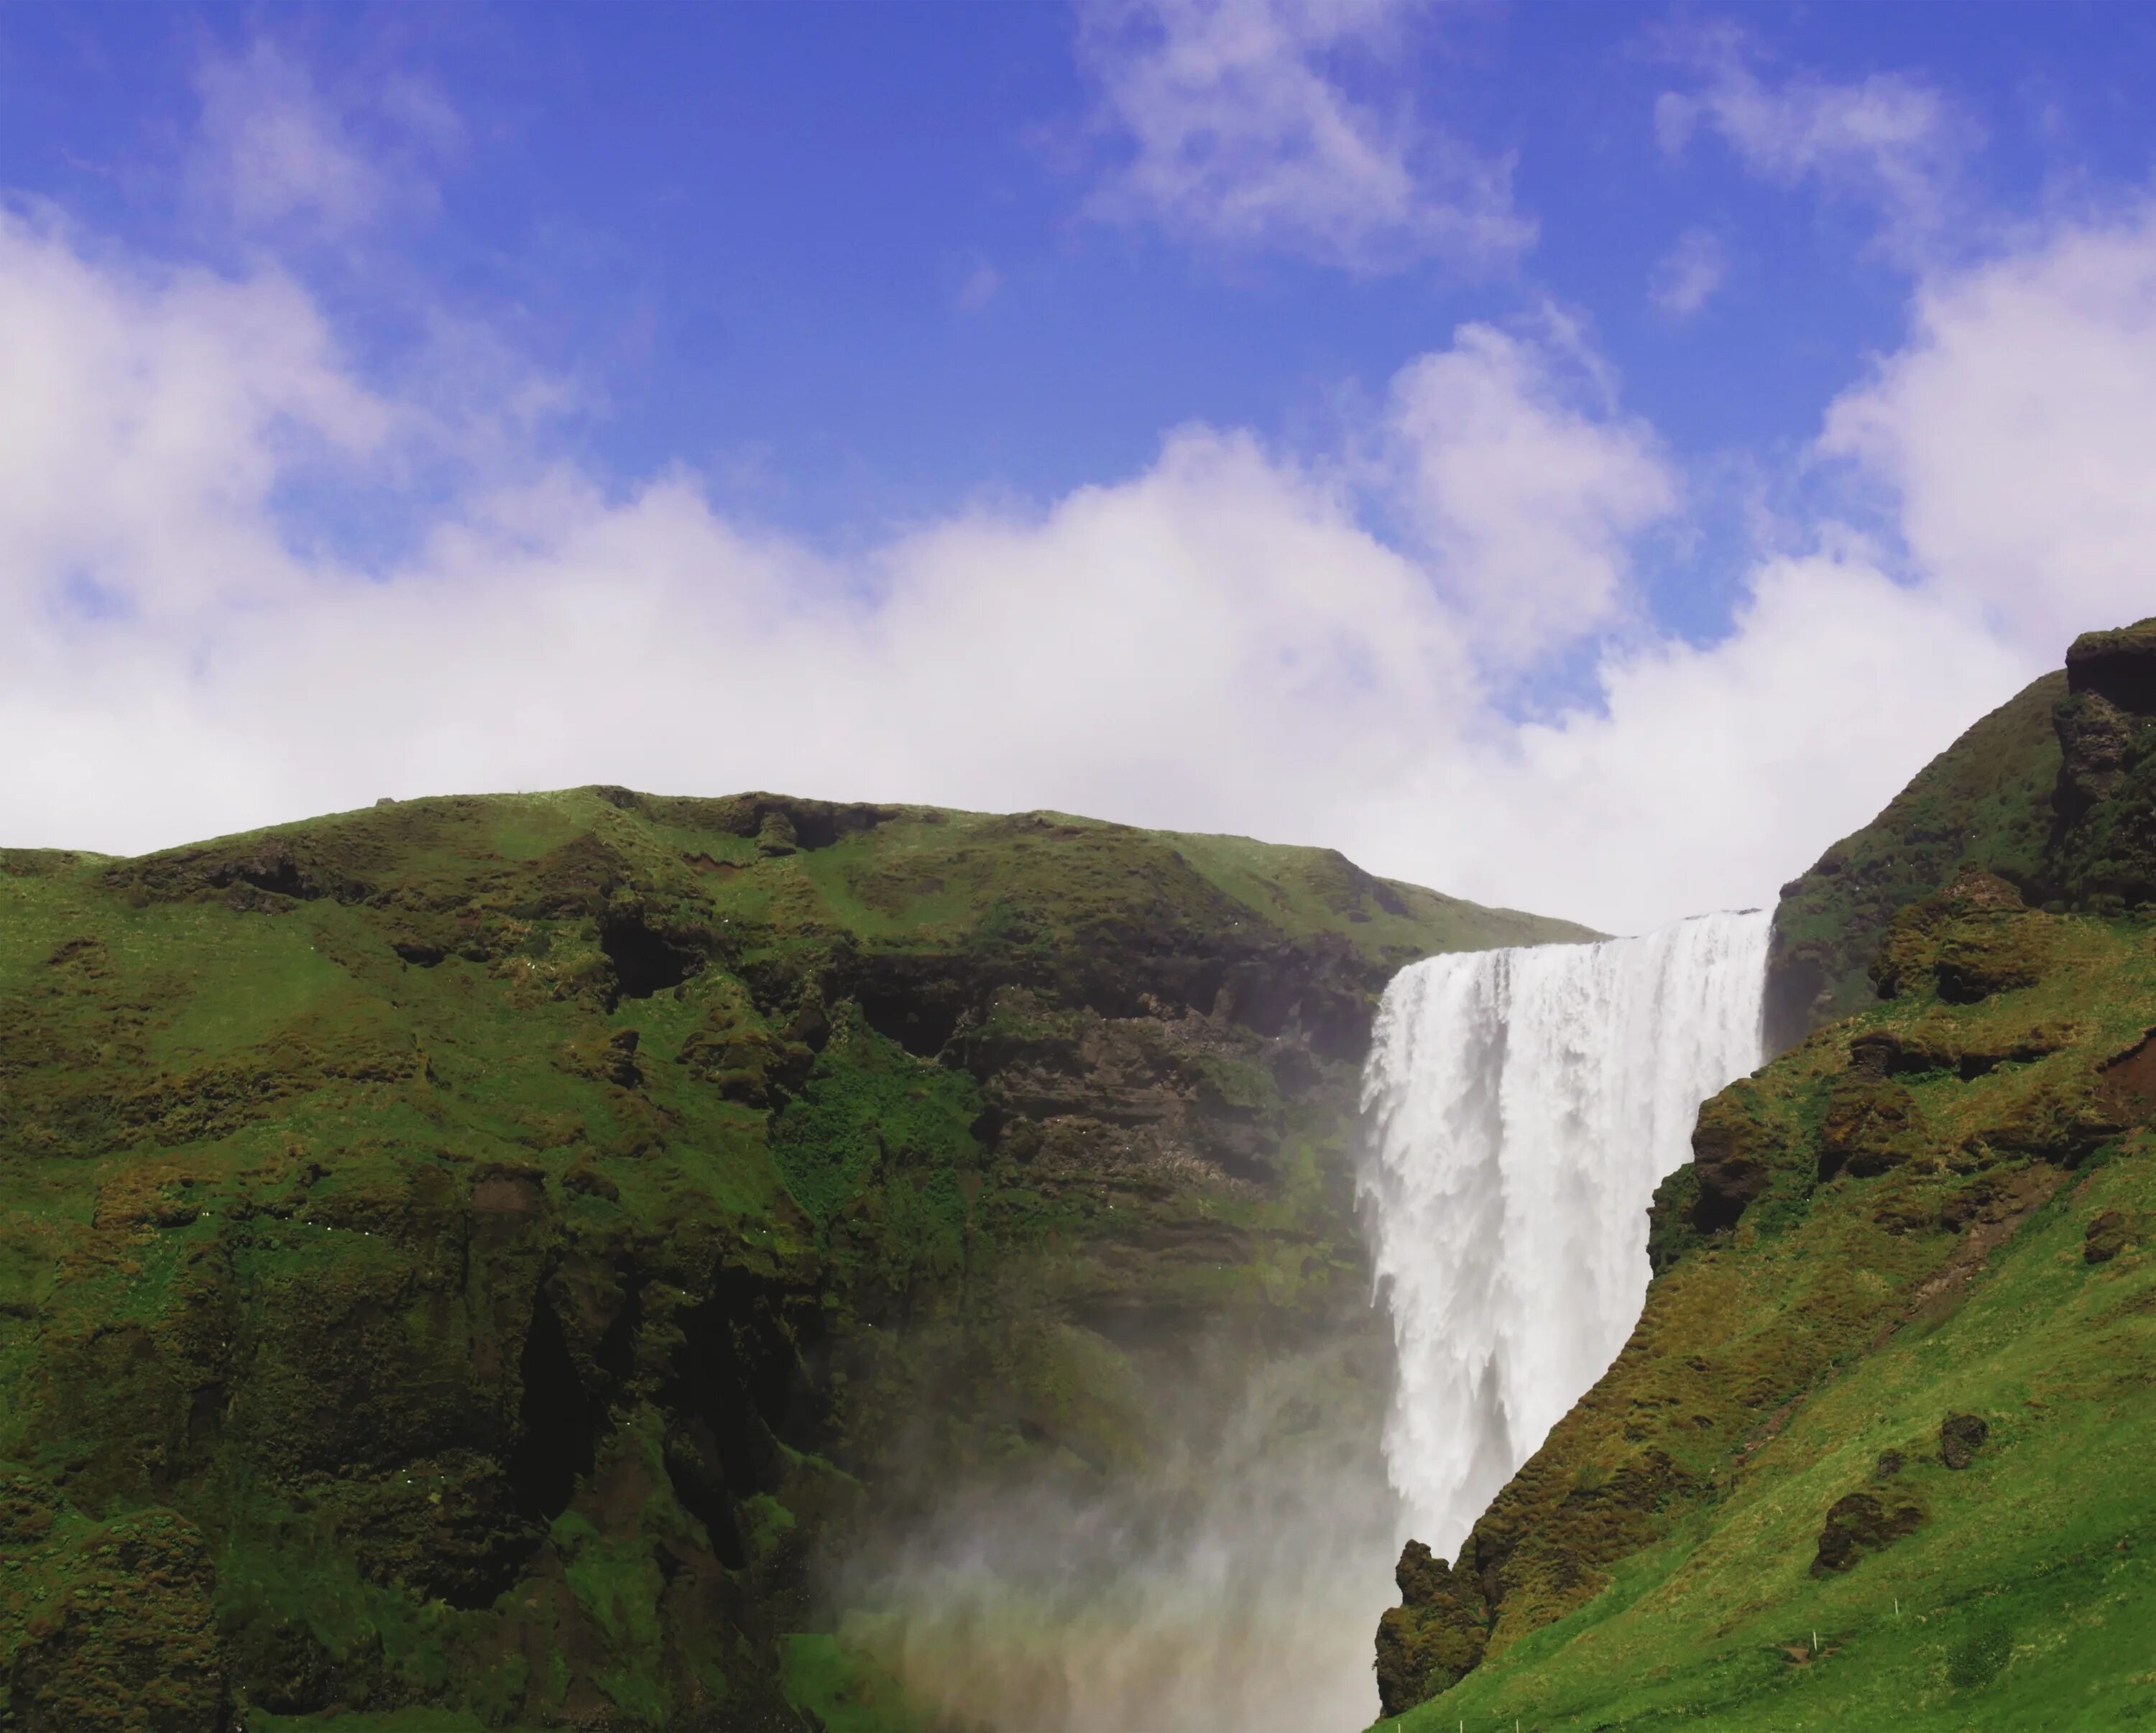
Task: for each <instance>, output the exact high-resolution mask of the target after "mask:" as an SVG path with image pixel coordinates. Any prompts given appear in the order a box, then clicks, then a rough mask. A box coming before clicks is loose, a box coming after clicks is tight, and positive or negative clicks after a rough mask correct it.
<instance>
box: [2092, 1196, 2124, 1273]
mask: <svg viewBox="0 0 2156 1733" xmlns="http://www.w3.org/2000/svg"><path fill="white" fill-rule="evenodd" d="M2127 1238H2128V1236H2127V1228H2126V1218H2125V1216H2124V1215H2123V1214H2122V1213H2120V1212H2119V1211H2117V1210H2115V1209H2107V1210H2104V1211H2102V1213H2099V1214H2097V1215H2096V1216H2095V1217H2093V1218H2091V1220H2090V1222H2089V1224H2088V1231H2087V1233H2086V1234H2085V1235H2084V1236H2083V1237H2082V1259H2083V1260H2084V1261H2085V1262H2087V1263H2090V1264H2108V1263H2110V1262H2111V1260H2112V1259H2114V1258H2116V1257H2117V1255H2118V1254H2120V1253H2121V1252H2123V1251H2124V1250H2125V1249H2126V1247H2127Z"/></svg>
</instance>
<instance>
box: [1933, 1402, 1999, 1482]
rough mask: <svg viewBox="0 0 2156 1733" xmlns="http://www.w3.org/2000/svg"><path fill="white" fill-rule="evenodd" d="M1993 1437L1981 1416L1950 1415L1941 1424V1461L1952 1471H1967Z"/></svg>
mask: <svg viewBox="0 0 2156 1733" xmlns="http://www.w3.org/2000/svg"><path fill="white" fill-rule="evenodd" d="M1990 1436H1991V1428H1989V1426H1987V1425H1985V1424H1984V1417H1983V1416H1982V1415H1980V1414H1949V1415H1948V1416H1947V1418H1945V1419H1943V1420H1942V1421H1941V1422H1940V1423H1939V1460H1940V1461H1941V1462H1943V1463H1944V1464H1946V1465H1947V1466H1948V1468H1950V1469H1965V1468H1967V1467H1968V1466H1969V1464H1971V1463H1972V1462H1974V1461H1975V1460H1976V1453H1977V1452H1978V1451H1979V1450H1981V1449H1982V1448H1984V1440H1985V1439H1986V1438H1989V1437H1990Z"/></svg>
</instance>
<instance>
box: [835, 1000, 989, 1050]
mask: <svg viewBox="0 0 2156 1733" xmlns="http://www.w3.org/2000/svg"><path fill="white" fill-rule="evenodd" d="M860 1007H861V1016H862V1018H863V1019H864V1020H865V1022H866V1023H867V1024H868V1026H869V1027H870V1028H872V1029H874V1030H875V1032H876V1033H878V1034H879V1035H881V1036H882V1037H883V1038H885V1040H888V1041H896V1043H898V1044H899V1045H900V1046H901V1047H902V1048H904V1049H906V1051H907V1052H908V1053H910V1054H912V1055H913V1056H914V1057H915V1058H916V1059H934V1058H935V1057H936V1056H937V1054H940V1053H941V1052H942V1051H943V1049H944V1048H945V1046H946V1045H947V1044H948V1043H949V1041H950V1039H951V1036H952V1032H953V1031H954V1030H956V1029H957V1027H958V1018H959V1015H960V1013H962V1010H963V1009H964V1007H963V1006H962V1004H961V1003H960V1002H959V999H958V997H957V994H956V993H955V992H953V993H951V994H948V995H942V994H935V993H933V992H932V993H931V994H930V995H928V996H927V997H923V996H922V995H921V992H919V990H918V989H917V988H915V987H911V986H901V987H898V988H896V990H891V991H883V992H879V991H876V990H875V989H874V988H867V989H864V990H863V992H862V993H861V995H860Z"/></svg>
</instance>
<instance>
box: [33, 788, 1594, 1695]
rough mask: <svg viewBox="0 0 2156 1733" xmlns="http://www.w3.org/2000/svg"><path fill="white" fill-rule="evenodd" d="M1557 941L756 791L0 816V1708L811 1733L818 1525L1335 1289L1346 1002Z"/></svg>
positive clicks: (1219, 863) (1094, 1464) (1152, 857)
mask: <svg viewBox="0 0 2156 1733" xmlns="http://www.w3.org/2000/svg"><path fill="white" fill-rule="evenodd" d="M1578 936H1585V935H1584V934H1583V933H1582V932H1581V931H1580V930H1579V929H1577V928H1572V927H1568V926H1567V925H1564V924H1563V923H1558V922H1548V921H1541V920H1536V919H1534V918H1532V917H1529V916H1526V915H1516V914H1512V913H1508V912H1507V911H1501V910H1482V909H1479V908H1476V907H1475V906H1474V905H1469V904H1465V903H1460V902H1457V901H1455V900H1450V899H1447V898H1444V897H1440V896H1439V895H1435V893H1431V892H1428V891H1424V890H1419V889H1416V888H1414V887H1410V886H1405V885H1399V884H1389V883H1386V882H1384V881H1381V880H1378V879H1373V878H1371V877H1370V876H1369V875H1368V874H1363V873H1362V872H1360V871H1359V870H1358V869H1356V868H1354V867H1353V866H1352V865H1351V864H1349V863H1347V861H1345V860H1344V859H1341V858H1340V857H1339V856H1337V855H1336V854H1329V853H1327V852H1325V851H1321V850H1313V849H1271V848H1267V847H1265V846H1263V845H1260V844H1257V843H1249V842H1245V841H1242V840H1240V839H1235V838H1181V837H1171V836H1165V835H1160V834H1156V833H1146V832H1141V831H1135V830H1131V829H1127V828H1121V827H1116V826H1111V825H1103V824H1097V823H1088V822H1086V821H1083V820H1078V819H1069V818H1061V817H1058V816H1055V815H1048V814H1029V815H1022V816H1019V817H1015V818H993V817H986V816H982V815H973V814H964V813H943V812H937V811H932V810H928V809H924V808H866V807H844V806H833V805H829V804H825V803H821V802H809V801H799V800H790V799H785V798H781V797H773V796H766V795H754V796H743V797H737V798H735V799H730V800H719V801H697V800H685V799H666V798H660V797H647V796H643V795H637V794H633V793H630V792H628V791H625V790H620V789H607V788H599V789H583V790H577V791H572V792H567V793H561V794H550V795H537V796H519V797H490V798H471V799H440V800H427V801H418V802H408V803H404V804H399V805H384V806H382V807H380V808H375V809H371V810H367V811H363V812H359V813H346V814H343V815H340V816H336V817H333V818H323V819H319V820H315V821H311V822H309V823H304V824H297V825H290V826H286V827H282V828H278V829H275V830H271V831H266V832H262V833H256V834H254V835H250V836H245V837H239V838H226V839H224V840H223V841H220V842H217V843H208V844H204V845H202V846H200V847H197V848H191V849H178V850H173V851H170V852H168V853H165V854H157V855H152V856H148V857H145V858H143V859H135V860H107V859H95V858H90V857H82V856H75V855H69V854H38V853H34V852H23V851H11V852H8V853H5V854H0V1089H4V1095H0V1725H9V1726H16V1727H21V1728H24V1729H44V1728H54V1729H59V1728H67V1729H103V1728H112V1729H115V1730H117V1729H121V1728H129V1729H132V1728H136V1727H145V1726H146V1727H154V1728H156V1729H157V1730H160V1733H182V1730H194V1729H201V1730H203V1733H208V1730H211V1729H223V1728H225V1727H227V1726H228V1725H232V1723H233V1720H234V1717H235V1716H239V1717H241V1718H243V1719H244V1718H246V1717H248V1716H250V1715H251V1716H252V1717H254V1720H253V1721H252V1722H251V1723H250V1724H251V1725H261V1726H267V1725H270V1724H271V1721H270V1720H269V1719H266V1718H267V1717H281V1716H297V1717H310V1716H315V1715H331V1714H335V1713H337V1712H339V1711H343V1710H363V1711H367V1712H368V1713H369V1714H391V1713H393V1712H395V1711H398V1710H411V1711H412V1712H413V1714H416V1715H422V1718H423V1720H424V1724H425V1725H429V1726H430V1727H432V1726H446V1725H564V1724H570V1725H610V1726H651V1727H657V1726H680V1727H689V1726H723V1727H727V1728H754V1727H770V1728H775V1729H788V1730H805V1729H806V1728H808V1726H809V1725H812V1721H811V1720H810V1719H809V1718H808V1716H807V1715H805V1714H804V1713H803V1711H802V1710H798V1709H797V1708H796V1707H795V1706H794V1705H793V1704H792V1703H791V1702H789V1701H788V1693H787V1689H786V1687H785V1684H784V1682H783V1677H782V1674H783V1666H784V1660H785V1656H786V1654H787V1650H786V1648H785V1645H784V1644H783V1642H782V1638H783V1636H784V1633H788V1632H789V1631H798V1630H804V1629H809V1628H814V1626H815V1625H816V1624H817V1623H818V1622H819V1618H821V1617H822V1616H823V1609H822V1608H821V1606H820V1603H819V1579H818V1576H817V1572H816V1568H815V1566H816V1562H817V1558H818V1556H819V1548H820V1547H822V1546H825V1545H827V1544H829V1543H832V1542H833V1541H834V1540H835V1539H838V1538H842V1537H843V1536H844V1535H845V1534H846V1533H848V1532H849V1531H850V1529H851V1528H852V1527H854V1526H855V1525H859V1524H860V1523H861V1522H863V1521H865V1520H868V1519H869V1518H870V1517H871V1516H874V1515H879V1514H880V1513H884V1512H887V1511H889V1510H893V1509H903V1508H904V1507H906V1505H907V1504H908V1503H909V1501H912V1502H916V1503H917V1502H920V1501H923V1500H932V1499H933V1498H934V1497H935V1496H936V1495H937V1491H938V1490H939V1489H940V1487H941V1486H942V1484H944V1483H946V1482H947V1481H948V1480H950V1479H952V1478H954V1477H962V1476H964V1475H966V1474H971V1473H973V1472H976V1471H980V1470H983V1469H984V1468H985V1467H993V1466H1008V1465H1009V1464H1011V1463H1013V1462H1024V1461H1027V1460H1030V1459H1042V1460H1045V1461H1050V1462H1052V1463H1054V1464H1058V1465H1059V1466H1060V1471H1062V1472H1065V1473H1067V1474H1071V1475H1075V1476H1078V1477H1081V1478H1083V1477H1086V1476H1092V1477H1095V1478H1109V1477H1112V1476H1114V1475H1115V1474H1117V1473H1119V1472H1121V1471H1122V1468H1123V1467H1124V1465H1126V1464H1128V1463H1130V1462H1132V1461H1134V1460H1138V1459H1142V1458H1143V1457H1144V1456H1145V1454H1147V1451H1148V1450H1151V1449H1153V1448H1157V1445H1158V1441H1157V1440H1156V1439H1155V1438H1153V1436H1152V1433H1151V1431H1150V1430H1149V1428H1150V1427H1151V1426H1152V1419H1151V1411H1150V1409H1149V1407H1148V1406H1147V1401H1146V1399H1145V1397H1146V1390H1147V1380H1148V1379H1149V1378H1157V1377H1160V1376H1162V1375H1163V1374H1162V1373H1161V1372H1160V1370H1159V1368H1160V1367H1161V1366H1166V1367H1168V1369H1169V1371H1168V1375H1169V1376H1172V1375H1173V1368H1174V1367H1175V1366H1176V1365H1177V1364H1178V1354H1179V1353H1183V1351H1184V1349H1185V1348H1186V1347H1187V1345H1188V1344H1189V1343H1191V1342H1193V1341H1197V1340H1198V1339H1199V1336H1200V1335H1201V1334H1203V1335H1204V1337H1205V1340H1207V1341H1209V1342H1216V1341H1221V1340H1228V1341H1232V1342H1240V1343H1241V1344H1242V1345H1243V1350H1242V1351H1244V1352H1245V1353H1246V1354H1247V1355H1248V1356H1250V1357H1252V1358H1262V1357H1263V1356H1264V1355H1265V1354H1266V1353H1267V1352H1269V1351H1271V1349H1272V1345H1275V1344H1277V1343H1279V1342H1281V1341H1288V1340H1291V1339H1292V1338H1293V1337H1294V1336H1295V1335H1296V1332H1297V1331H1301V1330H1305V1329H1312V1328H1317V1327H1320V1326H1321V1325H1327V1324H1329V1323H1330V1321H1331V1320H1332V1319H1333V1318H1334V1317H1335V1316H1336V1315H1338V1314H1340V1313H1341V1312H1342V1310H1343V1309H1345V1308H1348V1307H1350V1306H1351V1305H1359V1304H1360V1302H1361V1300H1362V1299H1363V1284H1364V1282H1365V1275H1364V1272H1363V1264H1362V1256H1363V1254H1362V1250H1361V1246H1360V1243H1359V1239H1358V1236H1357V1235H1356V1233H1355V1232H1354V1229H1353V1223H1352V1219H1351V1215H1350V1205H1349V1199H1348V1181H1347V1153H1346V1141H1345V1140H1346V1137H1347V1132H1348V1131H1349V1128H1350V1127H1351V1126H1352V1123H1353V1084H1354V1075H1355V1067H1356V1064H1357V1061H1358V1059H1359V1057H1360V1054H1361V1051H1362V1048H1363V1043H1364V1042H1365V1041H1366V1040H1367V1037H1368V1024H1369V1018H1370V1013H1371V1007H1372V1004H1373V997H1374V995H1375V993H1376V992H1377V991H1378V988H1379V987H1381V986H1382V984H1383V981H1384V979H1385V978H1386V977H1387V976H1388V975H1389V973H1390V972H1391V971H1392V970H1393V969H1394V967H1396V966H1398V965H1399V963H1400V962H1402V961H1406V960H1408V959H1409V958H1411V957H1413V956H1419V955H1423V954H1426V953H1427V952H1430V951H1438V950H1444V949H1448V948H1456V947H1460V946H1476V945H1490V944H1498V943H1515V942H1531V941H1536V940H1539V939H1548V938H1562V937H1578ZM1223 1331H1225V1332H1226V1335H1225V1336H1223V1334H1222V1332H1223ZM1186 1357H1187V1356H1186ZM797 1652H798V1645H797ZM827 1670H828V1669H827ZM839 1684H843V1681H840V1682H839ZM817 1688H818V1689H819V1691H825V1692H826V1693H827V1695H828V1689H835V1688H836V1687H834V1686H833V1684H832V1681H831V1680H830V1679H828V1678H825V1679H820V1680H819V1681H818V1684H817ZM797 1695H798V1693H797ZM278 1724H279V1725H282V1724H283V1723H282V1722H281V1721H280V1722H279V1723H278ZM397 1724H398V1725H420V1722H419V1721H411V1722H408V1723H406V1722H399V1723H397ZM341 1725H346V1726H350V1725H356V1723H355V1722H354V1721H353V1720H351V1719H346V1720H345V1721H343V1722H342V1723H341Z"/></svg>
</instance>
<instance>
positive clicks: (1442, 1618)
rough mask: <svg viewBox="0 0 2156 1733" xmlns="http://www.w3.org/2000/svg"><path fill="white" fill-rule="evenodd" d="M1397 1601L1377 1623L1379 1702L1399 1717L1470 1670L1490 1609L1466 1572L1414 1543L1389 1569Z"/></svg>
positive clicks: (1484, 1640)
mask: <svg viewBox="0 0 2156 1733" xmlns="http://www.w3.org/2000/svg"><path fill="white" fill-rule="evenodd" d="M1393 1575H1394V1582H1396V1583H1397V1584H1398V1585H1399V1591H1400V1604H1399V1606H1397V1607H1391V1608H1389V1610H1388V1611H1387V1612H1386V1613H1385V1615H1384V1617H1383V1619H1382V1620H1380V1621H1379V1623H1378V1705H1379V1709H1380V1711H1381V1712H1382V1713H1383V1714H1385V1715H1404V1714H1405V1713H1406V1712H1407V1711H1408V1710H1410V1709H1412V1708H1413V1707H1414V1705H1416V1704H1418V1703H1420V1702H1422V1701H1423V1700H1424V1699H1426V1698H1430V1697H1435V1695H1438V1693H1439V1692H1440V1691H1443V1690H1445V1689H1448V1688H1449V1687H1450V1686H1451V1685H1452V1684H1455V1683H1456V1682H1458V1681H1459V1680H1460V1679H1462V1678H1464V1677H1465V1676H1466V1674H1468V1673H1470V1672H1471V1671H1472V1670H1473V1669H1474V1668H1475V1667H1476V1664H1477V1663H1479V1662H1480V1661H1481V1659H1482V1651H1483V1650H1484V1649H1485V1648H1487V1647H1488V1645H1489V1641H1490V1608H1489V1604H1488V1602H1487V1601H1486V1598H1485V1597H1484V1596H1483V1592H1482V1585H1481V1582H1480V1581H1479V1580H1478V1579H1477V1578H1476V1576H1475V1574H1474V1572H1473V1571H1471V1570H1455V1569H1454V1568H1453V1567H1452V1566H1450V1565H1448V1564H1447V1563H1446V1562H1445V1561H1444V1560H1443V1559H1441V1558H1438V1557H1435V1556H1433V1555H1432V1553H1431V1552H1430V1548H1428V1547H1427V1546H1424V1545H1423V1544H1422V1542H1421V1541H1409V1542H1408V1543H1407V1546H1405V1547H1404V1549H1403V1550H1402V1551H1401V1553H1400V1561H1399V1566H1398V1567H1397V1568H1396V1569H1395V1571H1394V1573H1393Z"/></svg>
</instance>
